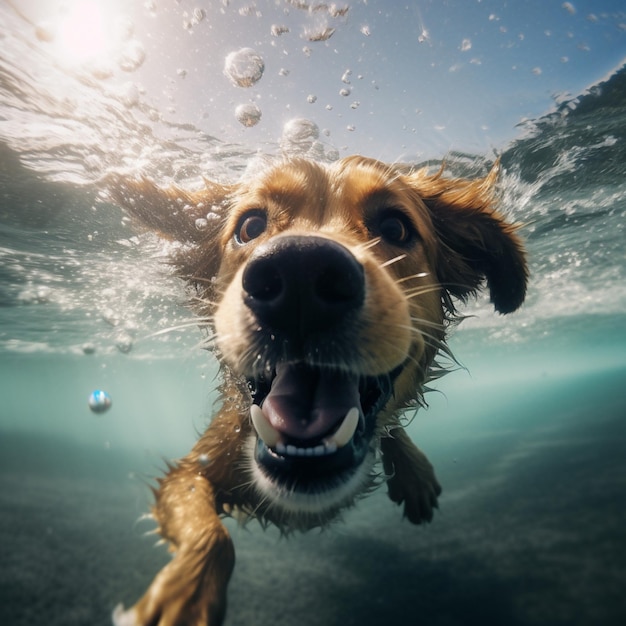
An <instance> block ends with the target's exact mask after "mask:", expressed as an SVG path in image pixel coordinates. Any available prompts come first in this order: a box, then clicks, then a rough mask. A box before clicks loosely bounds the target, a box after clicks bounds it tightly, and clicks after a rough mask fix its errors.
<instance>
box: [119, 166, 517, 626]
mask: <svg viewBox="0 0 626 626" xmlns="http://www.w3.org/2000/svg"><path fill="white" fill-rule="evenodd" d="M497 169H498V167H497V164H496V166H494V168H493V169H492V170H491V172H490V173H489V174H488V175H487V176H486V177H484V178H479V179H474V180H469V179H459V178H447V177H445V176H444V175H443V173H442V172H441V171H439V172H437V173H429V172H428V171H427V170H417V171H412V170H410V169H407V168H402V167H399V166H389V165H386V164H383V163H380V162H378V161H375V160H373V159H368V158H363V157H358V156H353V157H348V158H345V159H342V160H340V161H337V162H336V163H334V164H332V165H325V164H319V163H315V162H311V161H307V160H298V159H293V160H286V161H284V162H280V163H279V164H275V165H273V166H268V167H267V168H266V169H265V170H264V171H262V172H261V173H260V174H259V175H257V176H254V177H249V178H248V179H247V180H244V181H243V182H240V183H238V184H232V185H226V184H219V183H216V182H211V181H208V180H207V181H205V182H206V185H205V188H203V189H201V190H199V191H185V190H182V189H179V188H167V189H164V188H160V187H158V186H157V185H156V184H154V183H153V182H151V181H149V180H147V179H141V180H128V179H123V178H117V179H116V180H115V181H114V182H113V183H112V184H111V187H110V195H111V198H112V200H113V201H114V202H115V203H116V204H118V205H120V206H121V207H123V208H124V209H125V210H126V211H127V212H128V213H129V214H130V215H131V216H133V217H134V218H135V219H136V220H138V221H139V222H141V223H142V224H143V225H144V226H145V227H147V228H149V229H151V230H153V231H156V232H157V233H158V234H159V235H160V236H162V237H164V238H167V239H170V240H174V241H176V242H179V245H178V246H177V247H176V251H175V252H174V253H173V257H172V262H173V263H174V265H175V267H176V271H177V273H178V275H180V276H181V277H182V278H184V279H185V280H186V281H187V282H188V284H189V285H190V288H191V290H192V292H193V297H192V301H193V304H194V306H195V309H196V311H197V312H198V315H199V322H200V323H201V324H202V325H204V326H206V327H207V329H208V333H209V336H210V341H211V345H212V346H213V348H214V350H215V353H216V354H217V356H218V359H219V362H220V365H221V381H220V389H219V391H220V394H221V406H220V408H219V410H218V411H217V413H216V415H215V416H214V417H213V419H212V421H211V423H210V425H209V427H208V429H207V430H206V432H205V433H204V434H203V435H202V436H201V437H200V438H199V440H198V442H197V443H196V445H195V447H194V448H193V450H192V451H191V452H190V453H189V454H188V455H187V456H186V457H185V458H183V459H181V460H180V461H178V462H177V463H176V464H175V465H174V466H172V467H170V469H169V471H168V473H167V474H166V475H165V476H164V477H162V478H160V479H159V481H158V487H157V488H155V504H154V507H153V511H152V512H153V516H154V518H155V520H156V522H157V524H158V532H159V533H160V534H161V535H162V537H163V538H164V539H165V540H166V541H167V542H169V544H170V547H171V550H172V552H173V553H174V556H173V559H172V560H171V562H169V563H168V564H167V565H166V566H165V567H164V568H163V569H162V570H161V571H160V573H159V574H158V575H157V576H156V578H155V579H154V581H153V583H152V584H151V586H150V587H149V589H148V590H147V592H146V593H145V595H144V596H143V597H142V598H141V599H140V600H139V602H138V603H137V604H136V605H135V606H134V607H132V608H130V609H128V610H124V609H123V608H122V607H121V606H120V607H118V608H117V609H116V611H115V613H114V621H115V623H116V624H118V625H119V626H127V625H130V624H132V625H142V626H143V625H146V626H147V625H151V626H153V625H157V624H158V625H159V626H174V625H182V624H184V625H186V626H193V625H200V624H202V625H206V624H210V625H212V626H215V625H218V624H221V623H222V621H223V618H224V614H225V609H226V590H227V585H228V581H229V578H230V576H231V572H232V570H233V566H234V549H233V544H232V541H231V538H230V536H229V534H228V532H227V530H226V528H225V527H224V525H223V523H222V521H221V519H222V518H223V517H224V516H226V515H235V514H236V515H237V516H240V517H241V516H244V517H255V518H258V519H259V520H261V521H262V522H263V523H272V524H275V525H276V526H278V527H279V528H280V529H282V530H283V531H285V532H289V531H292V530H307V529H310V528H313V527H319V526H324V525H327V524H329V523H330V522H331V521H332V520H333V519H335V518H337V517H338V516H339V513H340V512H341V511H342V510H343V509H345V508H347V507H349V506H351V505H353V504H354V503H355V501H356V500H357V499H358V498H359V497H360V496H362V495H364V494H367V493H368V492H370V491H371V490H372V489H373V488H374V487H375V486H376V485H377V483H378V482H380V479H379V478H377V477H379V476H381V464H382V476H383V478H384V482H385V483H386V486H387V490H388V495H389V497H390V499H391V500H392V501H393V502H395V503H397V504H399V505H402V506H403V510H404V515H405V516H406V517H407V518H408V519H409V520H410V521H411V522H413V523H414V524H420V523H422V522H428V521H430V520H431V518H432V516H433V511H434V509H435V508H436V507H437V497H438V496H439V494H440V492H441V488H440V486H439V483H438V482H437V479H436V477H435V474H434V471H433V468H432V466H431V464H430V463H429V461H428V459H427V458H426V456H425V455H424V453H423V452H421V451H420V450H419V449H418V448H417V447H416V446H415V445H414V444H413V442H412V441H411V440H410V438H409V436H408V435H407V433H406V432H405V430H404V428H403V427H402V422H401V420H400V418H401V416H402V414H403V412H404V411H405V410H406V409H407V408H408V407H415V406H418V405H420V404H421V403H422V393H423V391H424V387H425V384H426V383H427V382H428V380H429V379H430V378H431V377H432V376H433V371H434V367H435V357H436V355H437V353H438V352H440V351H441V350H444V351H445V349H446V344H445V340H446V331H447V330H448V328H449V327H450V325H451V324H452V323H454V321H455V320H456V319H457V317H458V315H457V310H456V307H457V306H458V303H459V302H464V301H465V300H467V298H468V297H470V296H472V295H473V294H475V293H476V292H477V291H478V290H479V289H480V288H481V287H482V285H483V283H486V285H487V287H488V290H489V294H490V297H491V302H492V303H493V306H494V307H495V309H496V310H497V311H499V312H500V313H510V312H512V311H514V310H516V309H517V308H518V307H519V306H520V305H521V304H522V302H523V300H524V297H525V292H526V285H527V281H528V269H527V264H526V256H525V251H524V247H523V244H522V241H521V239H520V238H519V235H518V234H517V232H516V231H517V226H516V225H514V224H511V223H509V222H508V221H506V220H505V218H504V217H503V215H502V214H501V213H499V212H498V210H497V208H496V206H495V200H494V192H493V188H494V184H495V182H496V177H497Z"/></svg>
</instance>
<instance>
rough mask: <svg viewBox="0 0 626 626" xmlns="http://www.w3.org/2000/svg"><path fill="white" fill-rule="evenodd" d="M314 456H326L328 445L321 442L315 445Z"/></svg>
mask: <svg viewBox="0 0 626 626" xmlns="http://www.w3.org/2000/svg"><path fill="white" fill-rule="evenodd" d="M311 450H312V453H311V454H312V455H313V456H324V455H325V454H326V446H325V445H324V444H320V445H319V446H315V448H311Z"/></svg>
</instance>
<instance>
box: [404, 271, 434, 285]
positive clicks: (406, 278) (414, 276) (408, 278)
mask: <svg viewBox="0 0 626 626" xmlns="http://www.w3.org/2000/svg"><path fill="white" fill-rule="evenodd" d="M429 275H430V273H429V272H418V273H417V274H411V275H410V276H404V277H403V278H398V280H396V285H401V284H402V283H405V282H407V281H409V280H415V279H416V278H426V277H427V276H429Z"/></svg>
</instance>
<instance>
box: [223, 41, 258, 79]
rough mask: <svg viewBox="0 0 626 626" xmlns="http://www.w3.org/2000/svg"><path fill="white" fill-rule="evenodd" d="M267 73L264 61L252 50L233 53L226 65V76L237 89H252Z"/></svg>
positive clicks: (228, 57) (243, 49)
mask: <svg viewBox="0 0 626 626" xmlns="http://www.w3.org/2000/svg"><path fill="white" fill-rule="evenodd" d="M264 71H265V63H264V62H263V59H262V58H261V57H260V56H259V55H258V54H257V53H256V52H255V51H254V50H253V49H252V48H241V50H237V51H236V52H231V53H230V54H229V55H228V56H227V57H226V60H225V63H224V74H226V76H228V78H229V79H230V81H231V82H232V83H233V85H237V87H251V86H252V85H254V84H255V83H256V82H258V81H259V80H260V78H261V76H263V72H264Z"/></svg>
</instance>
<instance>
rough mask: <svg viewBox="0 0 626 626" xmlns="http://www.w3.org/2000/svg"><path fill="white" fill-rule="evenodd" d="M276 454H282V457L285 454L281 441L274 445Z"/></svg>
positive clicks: (285, 450) (284, 447) (285, 449)
mask: <svg viewBox="0 0 626 626" xmlns="http://www.w3.org/2000/svg"><path fill="white" fill-rule="evenodd" d="M276 452H278V454H282V455H283V456H284V455H285V454H287V448H286V446H285V444H284V443H283V442H282V441H279V442H278V443H277V444H276Z"/></svg>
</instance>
